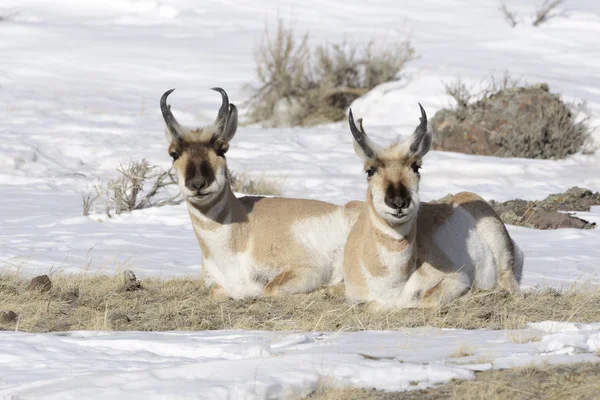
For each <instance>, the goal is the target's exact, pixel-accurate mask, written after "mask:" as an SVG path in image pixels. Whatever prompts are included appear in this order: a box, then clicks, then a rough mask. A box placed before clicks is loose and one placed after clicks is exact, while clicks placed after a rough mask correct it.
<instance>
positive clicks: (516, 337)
mask: <svg viewBox="0 0 600 400" xmlns="http://www.w3.org/2000/svg"><path fill="white" fill-rule="evenodd" d="M507 339H508V341H509V342H512V343H519V344H523V343H531V342H539V341H541V340H542V337H541V336H540V335H534V334H531V333H523V332H509V333H508V338H507Z"/></svg>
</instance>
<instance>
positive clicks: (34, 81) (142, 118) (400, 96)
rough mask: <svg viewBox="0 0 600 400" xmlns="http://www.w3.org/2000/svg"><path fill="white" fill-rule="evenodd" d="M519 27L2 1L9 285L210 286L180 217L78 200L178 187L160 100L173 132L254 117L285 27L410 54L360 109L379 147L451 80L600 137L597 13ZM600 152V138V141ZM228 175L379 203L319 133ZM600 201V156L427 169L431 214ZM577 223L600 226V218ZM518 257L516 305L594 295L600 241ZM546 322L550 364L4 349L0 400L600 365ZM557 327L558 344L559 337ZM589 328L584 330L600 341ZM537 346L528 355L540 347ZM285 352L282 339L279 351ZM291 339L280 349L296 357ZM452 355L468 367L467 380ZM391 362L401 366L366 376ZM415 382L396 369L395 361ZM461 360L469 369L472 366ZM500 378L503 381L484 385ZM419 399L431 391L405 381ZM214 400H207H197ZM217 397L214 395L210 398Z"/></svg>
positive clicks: (518, 5)
mask: <svg viewBox="0 0 600 400" xmlns="http://www.w3.org/2000/svg"><path fill="white" fill-rule="evenodd" d="M506 3H507V5H508V6H509V8H511V9H512V10H514V11H516V12H517V13H518V15H519V19H520V21H522V22H521V23H520V24H519V25H518V26H517V27H516V28H510V27H509V26H508V25H507V24H506V23H505V22H504V20H503V19H502V15H501V13H500V11H499V10H498V7H499V5H498V2H497V1H495V0H486V1H478V0H464V1H461V2H457V1H440V0H423V1H400V2H399V1H398V0H384V1H378V2H370V3H369V4H368V6H366V5H365V4H364V2H359V1H356V0H344V1H337V0H332V1H329V2H322V1H319V2H317V1H315V0H307V1H303V2H297V1H294V0H266V1H261V2H256V1H251V0H239V1H235V2H233V1H214V0H213V1H205V2H196V1H192V0H163V1H155V0H139V1H129V0H104V1H102V2H93V1H85V2H82V1H75V0H54V1H52V2H47V1H42V0H21V1H19V2H13V1H6V0H0V15H6V16H8V18H7V19H5V20H2V21H0V35H1V37H2V40H1V41H0V135H1V138H2V140H1V141H0V270H2V271H14V270H16V271H19V272H20V273H22V274H23V275H26V276H27V275H33V274H38V273H48V272H54V271H59V270H63V271H66V272H69V273H71V272H78V271H84V270H85V271H87V270H92V271H102V272H106V273H114V272H115V271H119V270H122V269H124V268H130V269H133V270H134V271H135V272H136V274H137V275H138V276H139V277H142V278H143V277H145V276H150V275H154V276H162V277H169V276H181V275H198V274H199V272H200V268H201V265H200V249H199V248H198V245H197V243H196V241H195V238H194V235H193V232H192V230H191V224H190V222H189V219H188V216H187V213H186V210H185V206H183V205H180V206H168V207H163V208H160V209H149V210H141V211H136V212H133V213H131V214H126V215H121V216H118V217H115V218H113V219H107V218H104V217H102V216H99V215H92V216H90V217H82V216H81V192H84V191H87V190H90V189H91V188H92V187H93V185H94V184H95V183H96V182H97V181H98V180H99V179H106V178H108V177H111V176H113V174H114V173H115V172H114V171H115V169H116V168H117V167H118V166H119V165H120V164H121V163H126V162H128V161H129V160H138V159H141V158H146V159H148V160H149V161H150V162H151V163H154V164H157V165H160V166H162V167H167V166H168V165H169V163H170V159H169V157H168V154H167V149H166V142H165V139H164V134H163V122H162V119H161V116H160V112H159V110H158V99H159V97H160V95H161V94H162V93H163V92H164V91H165V90H167V89H170V88H172V87H176V88H178V90H177V91H176V92H174V93H173V94H172V95H171V97H170V102H171V104H172V105H173V110H174V112H175V113H176V115H177V117H178V118H179V119H180V120H181V121H182V122H184V123H188V124H205V123H208V122H210V121H212V120H213V118H214V117H215V115H216V110H217V108H218V106H219V104H220V98H219V96H218V94H216V93H214V92H211V91H210V90H208V88H210V87H212V86H216V85H219V86H222V87H224V88H225V89H226V90H227V91H228V93H229V95H230V98H231V100H232V101H233V102H235V103H237V104H238V105H241V106H242V107H241V112H242V115H243V113H244V108H243V102H244V101H245V100H246V99H247V98H248V94H247V92H245V91H244V89H243V85H244V84H245V83H246V82H252V80H253V79H254V61H253V49H254V47H255V46H256V44H257V43H258V42H259V41H260V39H261V38H262V36H263V33H264V23H265V22H267V23H268V24H269V26H270V27H271V28H273V27H274V24H275V23H276V20H277V17H278V16H281V17H283V18H285V19H287V20H290V19H295V21H296V27H297V29H298V30H299V31H302V30H305V29H310V32H311V42H312V43H318V42H322V41H325V40H328V41H337V40H341V39H342V38H344V37H345V38H347V39H349V40H353V41H363V42H366V41H368V40H370V39H372V38H376V39H377V43H378V44H384V43H390V42H393V41H396V40H402V39H404V38H407V37H408V38H409V39H410V40H411V43H412V44H413V46H414V47H415V48H416V50H417V53H418V56H419V58H418V59H416V60H415V61H413V62H411V63H409V64H408V66H407V69H406V70H405V71H404V72H403V74H402V77H401V78H402V79H401V80H400V81H398V82H392V83H388V84H384V85H381V86H380V87H378V88H376V89H375V90H373V91H372V92H371V93H369V94H368V95H366V96H364V97H363V98H361V99H359V100H357V101H356V102H355V103H354V104H353V106H352V107H353V110H354V114H355V115H356V116H357V117H362V118H364V124H365V128H366V129H367V131H368V132H369V133H370V134H371V135H372V136H373V138H374V139H375V140H376V141H378V142H380V143H383V144H385V143H391V142H392V141H394V140H397V139H398V137H401V136H403V135H407V134H409V133H410V132H411V131H412V129H413V128H414V126H416V124H417V122H418V117H419V113H418V109H417V102H421V103H422V104H423V105H424V107H425V108H426V110H427V111H428V114H429V115H430V116H433V115H434V114H435V112H436V111H437V110H438V109H440V108H441V107H443V106H446V105H448V104H450V99H449V98H448V97H447V96H446V95H444V92H443V83H442V82H443V81H445V82H450V81H452V80H454V79H455V78H457V77H460V78H462V79H463V80H464V81H465V82H467V83H470V84H472V85H474V86H477V85H479V84H480V83H481V81H482V79H484V78H485V77H487V76H489V75H490V74H491V73H502V72H503V71H504V70H509V71H510V72H511V73H512V74H513V76H515V77H518V78H523V79H525V80H526V81H528V82H537V81H543V82H547V83H548V84H549V85H550V87H551V89H552V91H553V92H558V93H561V94H562V96H563V98H564V99H566V100H568V101H574V102H580V101H584V100H585V101H587V103H588V106H589V109H590V111H591V123H592V125H593V126H598V125H599V122H600V80H599V79H598V74H597V71H598V67H600V47H598V45H597V37H598V34H600V3H598V2H590V1H585V0H570V1H569V2H564V4H563V5H561V8H560V9H559V12H560V15H559V16H557V17H556V18H553V19H551V20H550V21H549V22H547V23H546V24H544V25H543V26H542V27H539V28H534V27H531V26H529V25H528V24H527V23H525V22H524V21H526V20H527V18H529V16H530V15H532V14H533V13H534V11H535V8H536V7H537V6H538V5H539V3H540V1H539V0H526V1H516V0H511V1H507V2H506ZM594 138H595V144H596V146H598V145H600V130H596V131H595V132H594ZM228 161H229V164H230V167H231V168H232V169H233V170H234V171H239V172H244V173H246V174H248V175H250V176H255V177H261V176H264V177H267V178H269V179H274V180H276V181H277V182H279V183H280V184H281V186H282V189H283V192H284V194H285V195H286V196H289V197H301V198H317V199H321V200H326V201H331V202H334V203H336V204H343V203H345V202H347V201H350V200H354V199H363V198H364V195H365V187H366V182H365V178H364V176H363V173H362V170H361V169H362V168H361V162H360V161H359V159H358V158H357V157H356V156H355V155H354V154H353V151H352V144H351V136H350V133H349V131H348V129H347V127H346V125H345V124H344V123H336V124H329V125H324V126H318V127H314V128H308V129H304V128H290V129H261V128H260V127H257V126H242V127H241V128H240V129H239V132H238V134H237V136H236V137H235V139H234V140H233V142H232V144H231V150H230V152H229V153H228ZM575 185H578V186H583V187H587V188H590V189H592V190H595V191H598V190H600V152H599V151H595V152H593V153H592V154H588V155H582V154H578V155H575V156H573V157H570V158H568V159H566V160H560V161H551V160H524V159H506V158H504V159H498V158H491V157H480V156H467V155H462V154H455V153H446V152H432V153H430V154H429V155H428V156H427V157H426V159H425V160H424V167H423V171H422V183H421V192H422V198H423V200H431V199H436V198H439V197H442V196H444V195H446V194H447V193H456V192H458V191H463V190H471V191H475V192H477V193H479V194H481V195H482V196H483V197H485V198H487V199H495V200H508V199H513V198H517V197H520V198H525V199H540V198H543V197H545V196H547V195H548V194H550V193H555V192H561V191H564V190H566V189H568V188H569V187H571V186H575ZM578 215H580V216H581V217H582V218H585V219H588V220H590V221H594V222H597V223H600V207H595V208H593V209H592V210H591V211H590V212H589V213H578ZM509 229H510V232H511V235H512V236H513V238H514V239H515V240H516V242H517V243H518V244H519V245H520V246H521V248H522V249H523V251H524V252H525V255H526V262H525V268H524V281H523V285H524V287H529V286H533V285H549V286H554V287H563V286H568V285H570V284H571V283H573V282H579V281H585V282H588V281H595V280H596V279H597V276H598V273H599V272H600V246H598V243H599V241H600V229H596V230H589V231H580V230H570V229H567V230H557V231H536V230H530V229H525V228H518V227H509ZM589 322H590V323H592V324H591V325H589V326H587V327H585V329H584V327H582V326H578V325H576V324H566V325H561V324H560V323H550V322H549V323H547V324H546V325H536V326H532V328H531V330H535V331H536V332H538V331H543V332H546V333H543V334H544V339H543V340H542V342H540V343H527V344H516V343H512V342H510V341H509V340H507V339H506V337H507V335H509V336H510V333H507V332H502V331H496V332H485V331H440V330H431V329H429V328H424V329H423V330H406V331H405V332H393V333H392V332H367V333H336V334H331V333H325V334H320V333H303V334H302V333H289V334H281V333H272V332H198V333H135V332H132V333H101V332H91V333H85V332H69V333H64V334H45V335H33V334H24V333H6V332H0V340H2V341H3V343H2V345H1V346H0V349H2V353H1V354H0V377H2V379H0V393H1V394H2V395H4V396H6V397H8V396H11V395H19V396H24V397H36V396H37V397H40V396H43V397H44V398H51V397H52V396H54V397H56V398H65V397H68V396H69V395H72V396H77V397H86V398H87V397H91V396H92V395H94V394H96V393H99V389H100V388H101V389H102V393H103V397H106V396H104V393H105V392H104V391H106V393H110V395H109V397H111V398H112V397H114V398H119V397H125V396H127V397H132V396H133V397H144V398H145V396H146V395H150V396H152V397H169V396H170V397H177V396H189V395H190V393H197V394H198V396H205V397H211V396H212V397H211V398H220V397H222V398H226V397H228V396H229V398H232V397H236V396H237V397H239V398H251V396H256V397H258V398H264V397H277V396H278V395H280V394H282V393H283V392H284V391H285V390H289V389H293V390H298V393H299V394H302V393H306V392H307V391H310V389H311V388H314V387H315V385H316V384H317V381H318V377H319V376H324V377H330V378H331V379H333V380H334V381H335V382H336V383H338V384H351V385H357V386H363V387H372V386H375V387H378V388H381V389H388V390H397V389H406V388H412V387H422V386H425V385H428V384H432V383H436V382H444V381H447V380H449V379H451V378H453V377H459V378H469V377H471V376H472V373H471V372H469V371H471V370H472V369H477V368H483V367H481V365H479V366H478V363H477V358H478V356H483V355H487V354H489V355H491V357H492V358H493V359H494V363H493V367H495V368H496V367H497V368H500V367H504V366H511V365H518V364H519V365H520V364H523V363H528V362H538V361H540V360H550V361H552V362H573V361H579V360H591V359H593V358H594V357H595V356H593V354H592V353H593V352H595V351H596V348H597V347H598V345H599V344H600V340H599V339H598V331H599V330H600V328H598V327H597V326H596V325H594V324H593V323H594V322H595V321H589ZM548 327H550V328H548ZM588 328H589V329H588ZM527 332H529V331H526V332H525V333H523V334H527ZM282 335H284V336H282ZM285 335H287V336H285ZM459 344H467V345H471V346H473V347H474V348H475V356H473V357H470V358H469V357H467V358H466V359H461V360H460V362H459V361H457V360H452V359H449V358H448V355H449V354H450V353H451V352H453V351H455V350H456V347H457V346H458V345H459ZM359 353H365V354H369V355H385V356H386V357H388V356H389V355H390V354H391V357H392V358H391V359H387V358H385V359H381V360H367V359H364V358H363V357H361V356H359V355H358V354H359ZM400 360H402V361H404V362H403V363H400V362H399V361H400ZM465 361H467V364H462V363H463V362H465ZM488 367H491V366H488ZM413 380H415V381H419V383H418V385H417V386H413V385H411V381H413ZM199 388H200V389H201V390H197V389H199ZM209 394H210V396H209Z"/></svg>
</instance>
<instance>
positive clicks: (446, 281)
mask: <svg viewBox="0 0 600 400" xmlns="http://www.w3.org/2000/svg"><path fill="white" fill-rule="evenodd" d="M470 288H471V283H470V282H469V279H468V277H467V276H466V274H461V273H453V274H448V275H446V276H444V277H442V279H441V280H440V281H439V282H438V283H437V284H435V285H434V286H433V287H431V288H429V289H427V290H426V291H425V292H424V293H423V296H422V297H421V302H420V305H419V306H420V307H423V308H433V307H439V306H441V305H444V304H448V303H450V302H452V301H454V300H456V299H457V298H459V297H460V296H461V295H463V294H464V293H465V292H466V291H468V290H469V289H470Z"/></svg>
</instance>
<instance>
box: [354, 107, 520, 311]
mask: <svg viewBox="0 0 600 400" xmlns="http://www.w3.org/2000/svg"><path fill="white" fill-rule="evenodd" d="M419 107H421V105H420V104H419ZM348 119H349V123H350V130H351V132H352V135H353V136H354V149H355V152H356V153H357V155H358V156H359V157H360V158H362V159H363V161H364V168H365V172H366V173H367V176H368V177H367V180H368V189H367V201H366V207H365V208H364V209H363V211H362V212H361V214H360V216H359V217H358V220H357V222H356V224H355V225H354V226H353V228H352V231H351V232H350V234H349V236H348V241H347V243H346V247H345V252H344V253H345V254H344V282H345V287H346V297H347V299H348V300H349V301H350V302H352V303H362V302H367V303H369V306H370V307H372V308H374V309H381V308H390V307H399V308H413V307H434V306H437V305H440V304H444V303H448V302H450V301H452V300H454V299H456V298H457V297H459V296H460V295H462V294H463V293H465V292H466V291H467V290H469V289H471V288H479V289H492V288H495V287H497V286H499V287H501V288H504V289H507V290H509V291H511V292H515V291H517V290H518V287H519V282H520V279H521V272H522V269H523V253H522V252H521V251H520V249H519V248H518V247H517V245H516V244H515V243H514V242H513V240H512V239H511V238H510V236H509V234H508V231H507V230H506V227H505V226H504V224H503V223H502V221H501V220H500V218H499V217H498V215H497V214H496V213H495V212H494V210H493V209H492V207H491V206H490V205H489V204H488V203H487V202H486V201H485V200H483V199H482V198H481V197H479V196H478V195H476V194H474V193H470V192H462V193H459V194H457V195H455V196H453V197H452V198H451V199H449V200H448V201H447V202H445V203H437V204H436V203H425V202H423V203H421V202H420V199H419V181H420V174H419V169H420V168H421V160H422V158H423V156H425V154H427V152H428V151H429V149H430V147H431V141H432V131H431V127H430V126H428V124H427V115H426V114H425V110H424V109H423V107H421V119H420V124H419V126H418V127H417V128H416V130H415V132H414V134H413V135H412V136H411V138H410V139H409V140H407V141H405V142H400V143H397V144H394V145H391V146H389V147H387V148H382V147H380V146H378V145H377V144H376V143H374V142H373V141H372V140H371V139H370V138H369V137H368V136H367V134H366V133H365V131H364V129H363V126H362V119H358V120H357V122H358V127H357V126H356V124H355V122H354V118H353V116H352V110H350V113H349V118H348Z"/></svg>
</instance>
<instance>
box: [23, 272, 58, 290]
mask: <svg viewBox="0 0 600 400" xmlns="http://www.w3.org/2000/svg"><path fill="white" fill-rule="evenodd" d="M50 289H52V281H51V280H50V277H49V276H48V275H39V276H36V277H35V278H33V279H32V280H31V281H30V282H29V285H27V290H30V291H34V290H39V291H40V292H49V291H50Z"/></svg>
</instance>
